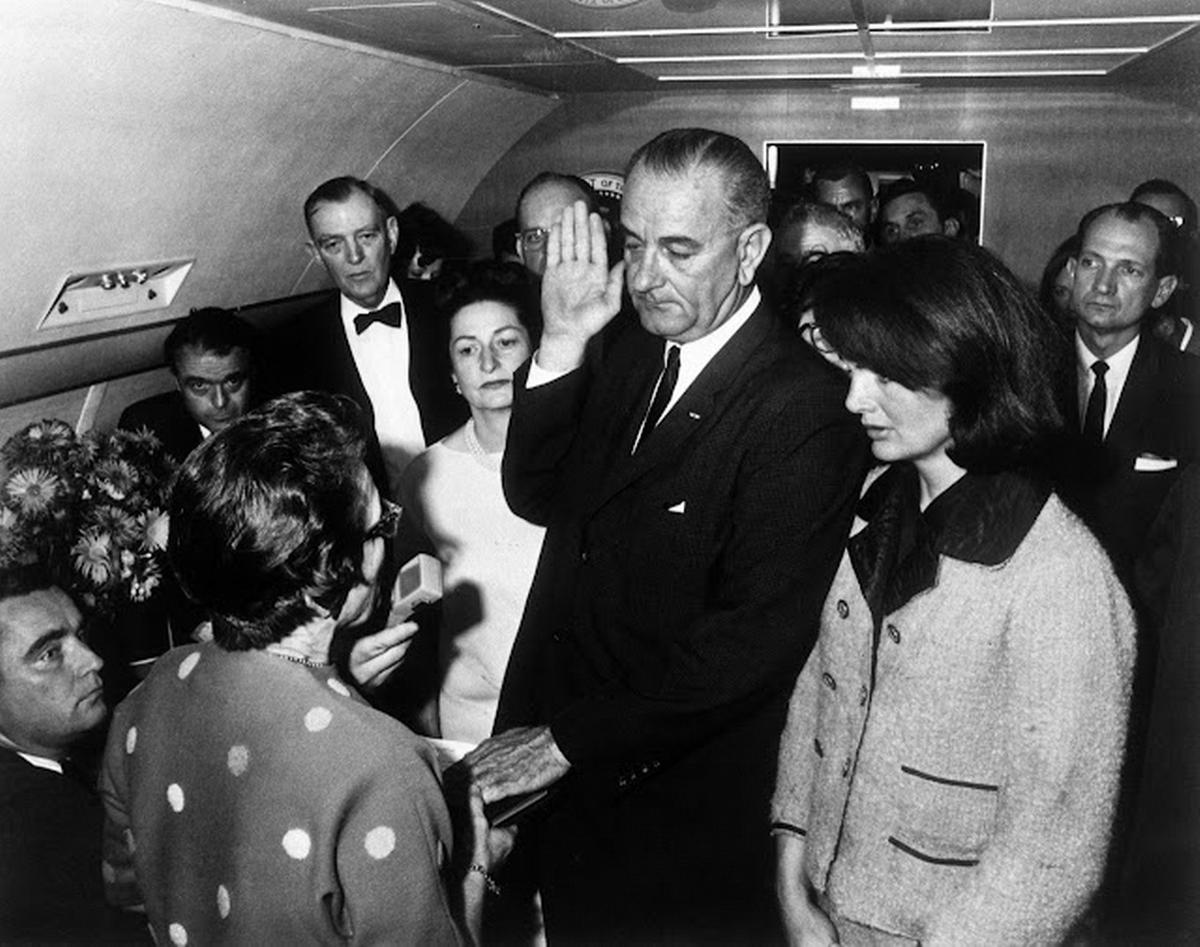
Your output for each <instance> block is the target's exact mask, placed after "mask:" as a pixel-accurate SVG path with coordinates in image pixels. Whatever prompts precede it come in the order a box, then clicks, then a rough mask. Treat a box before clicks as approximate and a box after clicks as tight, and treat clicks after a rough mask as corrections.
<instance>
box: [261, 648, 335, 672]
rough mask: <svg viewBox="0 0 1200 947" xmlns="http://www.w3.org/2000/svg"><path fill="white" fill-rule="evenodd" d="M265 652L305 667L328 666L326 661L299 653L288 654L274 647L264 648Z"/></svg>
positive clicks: (318, 667)
mask: <svg viewBox="0 0 1200 947" xmlns="http://www.w3.org/2000/svg"><path fill="white" fill-rule="evenodd" d="M263 650H264V651H266V652H267V654H273V655H274V656H275V657H277V658H283V660H285V661H291V662H293V663H294V664H303V665H304V666H305V667H306V668H317V669H318V670H319V669H320V668H327V667H330V666H331V665H330V663H329V662H328V661H314V660H312V658H306V657H303V656H302V655H299V654H288V653H287V652H286V651H276V650H275V649H274V648H264V649H263Z"/></svg>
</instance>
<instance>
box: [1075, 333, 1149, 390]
mask: <svg viewBox="0 0 1200 947" xmlns="http://www.w3.org/2000/svg"><path fill="white" fill-rule="evenodd" d="M1141 338H1142V334H1141V333H1140V332H1139V333H1138V334H1137V335H1135V336H1134V337H1133V338H1132V339H1130V340H1129V341H1128V342H1126V343H1125V345H1124V346H1122V347H1121V348H1120V349H1119V350H1118V351H1116V352H1114V353H1113V354H1112V355H1110V356H1108V357H1107V358H1106V359H1104V361H1105V362H1107V363H1108V374H1107V376H1106V377H1108V378H1115V377H1117V376H1118V375H1119V376H1120V377H1122V378H1124V377H1125V376H1126V375H1128V374H1129V367H1130V366H1131V365H1132V364H1133V356H1134V355H1136V354H1137V350H1138V342H1140V341H1141ZM1099 357H1100V356H1098V355H1096V354H1095V353H1094V352H1093V351H1092V350H1091V349H1089V348H1088V347H1087V346H1086V345H1085V344H1084V342H1083V339H1082V338H1081V337H1080V335H1079V331H1078V330H1076V332H1075V361H1076V362H1077V363H1078V365H1079V368H1080V371H1082V372H1090V371H1091V369H1092V363H1093V362H1095V361H1096V360H1097V359H1098V358H1099Z"/></svg>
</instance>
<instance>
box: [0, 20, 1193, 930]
mask: <svg viewBox="0 0 1200 947" xmlns="http://www.w3.org/2000/svg"><path fill="white" fill-rule="evenodd" d="M0 115H2V116H3V117H4V119H5V131H4V133H3V134H2V135H0V166H3V167H4V168H5V169H6V174H5V182H6V183H5V184H4V186H3V190H4V199H3V201H0V208H2V209H3V213H2V216H3V220H4V223H5V229H4V233H3V234H2V235H0V285H3V286H4V289H5V293H4V298H3V299H2V300H0V443H3V442H4V441H6V440H7V439H9V438H10V437H11V436H13V435H15V434H16V433H17V432H19V431H21V430H22V429H25V428H26V427H27V426H28V425H30V424H32V423H34V422H37V421H40V420H42V419H57V420H58V421H61V422H63V423H64V424H65V425H66V426H68V427H69V428H70V429H72V430H73V431H74V432H75V434H76V435H77V436H83V435H85V434H87V433H89V432H107V431H110V430H112V429H114V428H115V427H116V426H117V423H118V419H119V418H120V416H121V415H122V412H124V411H125V410H126V409H127V408H129V406H130V405H132V404H134V403H135V402H138V401H140V400H142V399H146V398H148V397H151V396H154V395H157V394H160V393H165V392H169V391H172V390H174V389H175V387H176V379H175V377H174V375H173V374H172V371H171V370H170V369H169V368H168V367H167V366H166V365H164V358H163V343H164V340H165V339H166V337H167V336H168V333H169V332H170V331H171V330H172V328H173V327H174V326H175V325H176V323H177V322H178V321H179V320H181V319H183V318H184V317H186V316H187V315H188V314H189V313H190V312H192V311H194V310H196V309H201V308H204V307H220V308H223V309H227V310H232V311H234V312H236V313H237V314H238V315H239V316H241V317H242V318H243V319H245V320H246V321H248V322H249V323H251V324H252V325H254V326H256V327H257V328H258V329H260V330H262V332H263V333H264V334H265V333H271V334H272V337H273V338H278V337H281V335H282V334H285V333H286V332H287V328H288V326H289V324H290V322H291V320H292V319H293V318H295V317H296V315H297V313H300V312H301V311H303V310H304V309H305V307H306V306H308V305H310V304H311V303H312V300H313V299H314V298H316V296H317V294H320V293H324V292H326V291H328V290H330V288H331V287H333V286H334V283H333V281H332V280H331V278H330V275H329V274H328V273H327V272H326V268H325V267H324V266H322V264H321V261H320V260H319V259H318V258H317V254H316V253H315V252H313V251H311V250H310V245H309V240H310V235H309V232H308V230H307V228H306V219H305V216H304V213H303V212H302V206H303V204H304V200H305V197H306V196H307V195H309V194H310V193H311V192H312V191H313V189H314V188H315V187H317V185H319V184H320V183H321V182H323V181H327V180H328V179H331V178H334V177H337V176H341V175H347V176H353V177H355V178H360V179H364V180H367V181H369V182H371V183H372V184H374V185H376V186H377V187H378V188H380V189H381V190H382V191H383V192H384V193H385V194H386V195H387V196H388V197H389V198H390V199H391V201H392V202H393V203H394V204H395V206H396V208H408V207H409V206H410V205H413V204H416V203H419V204H421V205H424V207H425V208H426V209H428V210H429V211H432V212H433V214H434V216H435V217H437V218H440V220H441V222H442V223H444V224H446V225H449V226H450V227H452V228H453V230H454V231H455V232H456V235H457V236H456V240H457V241H458V242H457V243H456V249H455V250H454V255H455V256H456V258H458V259H460V260H461V259H482V258H490V257H491V256H492V255H493V231H494V229H495V228H496V227H497V226H498V225H499V224H501V223H502V222H504V221H506V220H508V219H509V218H512V217H513V216H514V205H515V202H516V199H517V195H518V194H519V192H520V191H521V188H522V187H523V186H524V185H525V183H526V182H528V181H529V180H530V179H531V178H532V177H533V176H534V175H536V174H538V173H539V172H542V171H546V170H553V171H557V172H562V173H565V174H570V175H576V176H579V177H582V178H584V179H585V180H587V181H588V182H589V183H590V184H592V185H593V187H594V188H595V189H596V190H597V191H598V192H599V193H600V194H602V195H605V194H607V196H608V197H609V198H610V199H613V200H619V197H620V191H621V187H622V183H623V170H624V168H625V166H626V161H627V160H628V158H629V157H630V155H631V154H632V153H633V152H634V151H635V149H637V148H638V147H639V146H640V145H642V144H643V143H645V142H647V141H649V140H650V139H652V138H653V137H654V136H656V135H657V134H659V133H660V132H662V131H664V130H667V129H671V128H682V127H700V128H709V129H716V130H719V131H722V132H726V133H729V134H730V135H732V136H735V137H736V138H738V139H741V141H743V142H745V143H746V145H748V146H749V148H750V150H751V151H752V152H753V153H754V155H755V156H757V157H758V159H759V160H760V161H761V162H762V164H763V166H764V168H765V169H766V171H767V173H768V175H769V177H770V179H771V183H772V186H773V188H774V192H775V193H776V194H777V195H780V196H785V195H788V194H796V193H800V192H801V191H803V190H804V189H805V187H806V186H807V185H808V184H809V183H810V180H811V178H812V175H813V171H814V169H815V168H817V167H818V166H821V165H823V164H826V163H829V162H849V163H853V164H858V165H861V166H863V167H864V168H865V169H866V170H867V171H869V173H870V176H871V178H872V181H873V183H874V184H875V185H876V187H878V186H882V185H884V184H886V183H888V182H891V181H894V180H896V179H899V178H905V177H908V176H920V175H922V174H926V175H937V176H939V179H940V180H942V181H944V182H948V183H949V184H950V185H952V186H953V187H954V188H956V189H957V191H958V193H960V194H961V195H963V197H964V200H965V201H966V202H967V204H966V206H968V207H969V209H968V210H964V212H963V213H964V215H965V216H964V217H963V218H962V224H961V226H962V229H963V234H962V235H963V236H964V237H965V238H967V239H974V240H975V241H977V242H978V243H980V244H981V245H982V246H983V247H985V248H986V249H988V250H990V251H991V252H992V253H994V254H995V255H996V256H998V257H999V258H1000V260H1002V261H1003V262H1004V263H1005V264H1006V265H1007V267H1008V268H1009V269H1011V271H1012V272H1013V273H1014V274H1016V276H1017V277H1018V278H1019V280H1020V281H1021V282H1022V283H1023V284H1024V285H1025V286H1026V287H1028V288H1030V289H1032V290H1033V291H1034V292H1036V291H1037V288H1038V284H1039V280H1040V279H1041V278H1042V274H1043V268H1044V267H1045V266H1046V263H1047V261H1048V260H1049V259H1050V258H1051V255H1052V254H1053V253H1054V252H1055V250H1056V248H1058V247H1059V246H1060V244H1062V243H1063V242H1064V240H1065V239H1066V238H1068V237H1070V236H1071V235H1072V234H1074V233H1075V230H1076V226H1077V224H1078V223H1079V220H1080V218H1081V216H1082V215H1083V214H1084V213H1085V212H1086V211H1088V210H1089V209H1091V208H1094V207H1097V206H1099V205H1102V204H1108V203H1111V202H1118V201H1125V200H1127V198H1128V196H1129V194H1130V192H1131V190H1132V189H1133V188H1134V187H1135V185H1138V184H1139V182H1143V181H1146V180H1149V179H1166V180H1168V181H1171V182H1174V183H1175V184H1177V185H1178V186H1179V187H1180V188H1182V189H1183V190H1184V191H1186V192H1187V193H1188V194H1190V195H1193V196H1198V195H1200V161H1198V160H1197V158H1198V156H1200V0H1049V2H1048V0H391V2H361V0H3V3H2V4H0ZM417 256H419V252H418V253H417ZM406 262H408V260H407V259H401V260H398V263H399V264H404V263H406ZM1193 290H1195V287H1193ZM1192 298H1196V297H1195V296H1194V295H1193V297H1192ZM266 355H267V357H268V358H269V357H270V353H269V352H268V353H266ZM664 377H665V376H664ZM442 381H445V379H442ZM1151 462H1155V458H1151ZM669 511H670V512H672V513H682V512H683V506H682V504H681V505H679V506H678V507H675V508H670V510H669ZM1193 520H1194V517H1193ZM0 528H6V526H5V521H3V520H0ZM1193 538H1194V537H1193ZM831 574H832V573H831ZM1192 591H1193V596H1194V591H1195V586H1194V583H1193V586H1192ZM843 604H844V603H843ZM1193 614H1194V612H1193ZM892 630H893V631H894V630H895V629H892ZM1197 630H1200V629H1197ZM876 633H877V635H878V631H877V632H876ZM885 637H886V635H885ZM556 638H557V635H556ZM895 640H896V641H899V635H898V633H897V635H896V639H895ZM176 643H177V642H176ZM1193 652H1194V649H1193ZM1190 660H1191V661H1192V665H1191V666H1192V667H1193V668H1194V667H1195V666H1196V664H1197V662H1196V661H1195V657H1194V654H1193V656H1192V658H1191V659H1190ZM183 676H184V675H183V674H182V673H181V674H180V678H182V677H183ZM826 677H828V675H826ZM1191 701H1192V707H1193V710H1194V709H1195V698H1194V692H1193V693H1192V695H1191ZM1192 732H1196V728H1193V731H1192ZM1195 749H1196V747H1193V750H1195ZM131 751H132V748H131ZM818 752H820V750H819V745H818ZM231 766H232V764H231ZM985 788H986V787H985ZM993 788H994V787H993ZM172 804H174V803H172ZM181 804H182V803H181ZM369 847H370V843H368V849H369ZM1191 848H1192V853H1193V863H1195V862H1196V861H1197V859H1196V858H1195V850H1196V848H1197V845H1196V844H1195V843H1193V844H1192V846H1191ZM289 854H291V852H290V850H289ZM0 857H3V854H2V853H0ZM472 867H475V866H472ZM1197 900H1198V903H1200V895H1198V896H1197ZM1194 913H1195V912H1193V914H1194ZM1198 923H1200V921H1198ZM171 936H172V937H174V936H175V935H174V933H172V935H171ZM176 942H177V943H182V942H184V941H176ZM1164 942H1166V941H1164ZM1181 942H1182V941H1181Z"/></svg>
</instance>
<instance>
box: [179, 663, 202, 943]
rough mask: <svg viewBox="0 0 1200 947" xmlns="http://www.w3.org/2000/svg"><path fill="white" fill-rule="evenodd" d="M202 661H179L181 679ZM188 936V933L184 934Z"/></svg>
mask: <svg viewBox="0 0 1200 947" xmlns="http://www.w3.org/2000/svg"><path fill="white" fill-rule="evenodd" d="M199 661H200V652H199V651H193V652H192V653H191V654H189V655H188V656H187V657H186V658H184V659H183V660H182V661H180V662H179V679H180V680H181V681H182V680H183V679H184V678H185V677H187V676H188V675H189V674H191V673H192V671H194V670H195V668H196V665H197V664H198V663H199ZM184 936H185V937H186V936H187V935H186V934H185V935H184Z"/></svg>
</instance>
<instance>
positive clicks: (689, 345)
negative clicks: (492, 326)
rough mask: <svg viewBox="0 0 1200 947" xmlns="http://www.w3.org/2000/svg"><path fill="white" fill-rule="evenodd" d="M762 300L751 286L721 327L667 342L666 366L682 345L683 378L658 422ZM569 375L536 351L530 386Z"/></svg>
mask: <svg viewBox="0 0 1200 947" xmlns="http://www.w3.org/2000/svg"><path fill="white" fill-rule="evenodd" d="M761 301H762V294H761V293H760V292H759V291H758V287H757V286H752V287H751V288H750V295H749V296H747V297H746V298H745V300H743V302H742V304H741V305H740V306H738V308H737V309H735V310H734V312H733V315H731V316H730V317H729V318H728V319H726V320H725V321H724V322H722V323H721V324H720V325H719V326H717V328H715V329H713V331H712V332H710V333H708V335H704V336H701V337H700V338H698V339H693V340H692V341H691V342H682V343H675V342H667V341H666V340H664V342H663V352H662V359H663V365H664V366H665V365H666V359H667V346H668V345H678V346H679V379H678V380H677V381H676V382H675V390H674V391H673V392H672V393H671V400H670V401H669V402H667V406H666V408H665V409H664V410H663V413H662V415H661V416H660V417H659V419H658V423H659V424H661V423H662V419H663V418H665V417H666V416H667V414H668V413H670V411H671V409H672V408H673V407H675V405H676V404H678V403H679V399H680V398H682V397H683V393H684V392H685V391H687V390H688V388H690V387H691V385H692V382H694V381H695V380H696V379H697V378H698V377H700V373H701V372H702V371H704V369H705V367H706V366H707V365H708V363H709V362H711V361H712V360H713V359H714V358H715V357H716V354H717V353H718V352H719V351H721V349H722V348H723V347H724V345H725V343H726V342H728V341H729V340H730V339H732V338H733V336H734V334H735V333H736V332H737V330H738V329H740V328H741V327H742V326H744V325H745V324H746V321H747V320H748V319H749V318H750V316H751V315H753V314H754V310H755V309H757V308H758V305H759V303H760V302H761ZM565 374H567V372H565V371H560V372H552V371H548V370H547V369H544V368H542V367H541V366H540V365H538V360H537V355H536V353H535V354H534V357H533V363H532V364H531V365H530V366H529V377H528V378H527V379H526V381H525V387H526V388H536V387H538V385H544V384H546V383H547V382H551V381H554V379H556V378H561V377H562V376H563V375H565ZM639 440H641V432H638V437H637V440H635V441H634V444H635V445H636V443H637V441H639Z"/></svg>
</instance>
